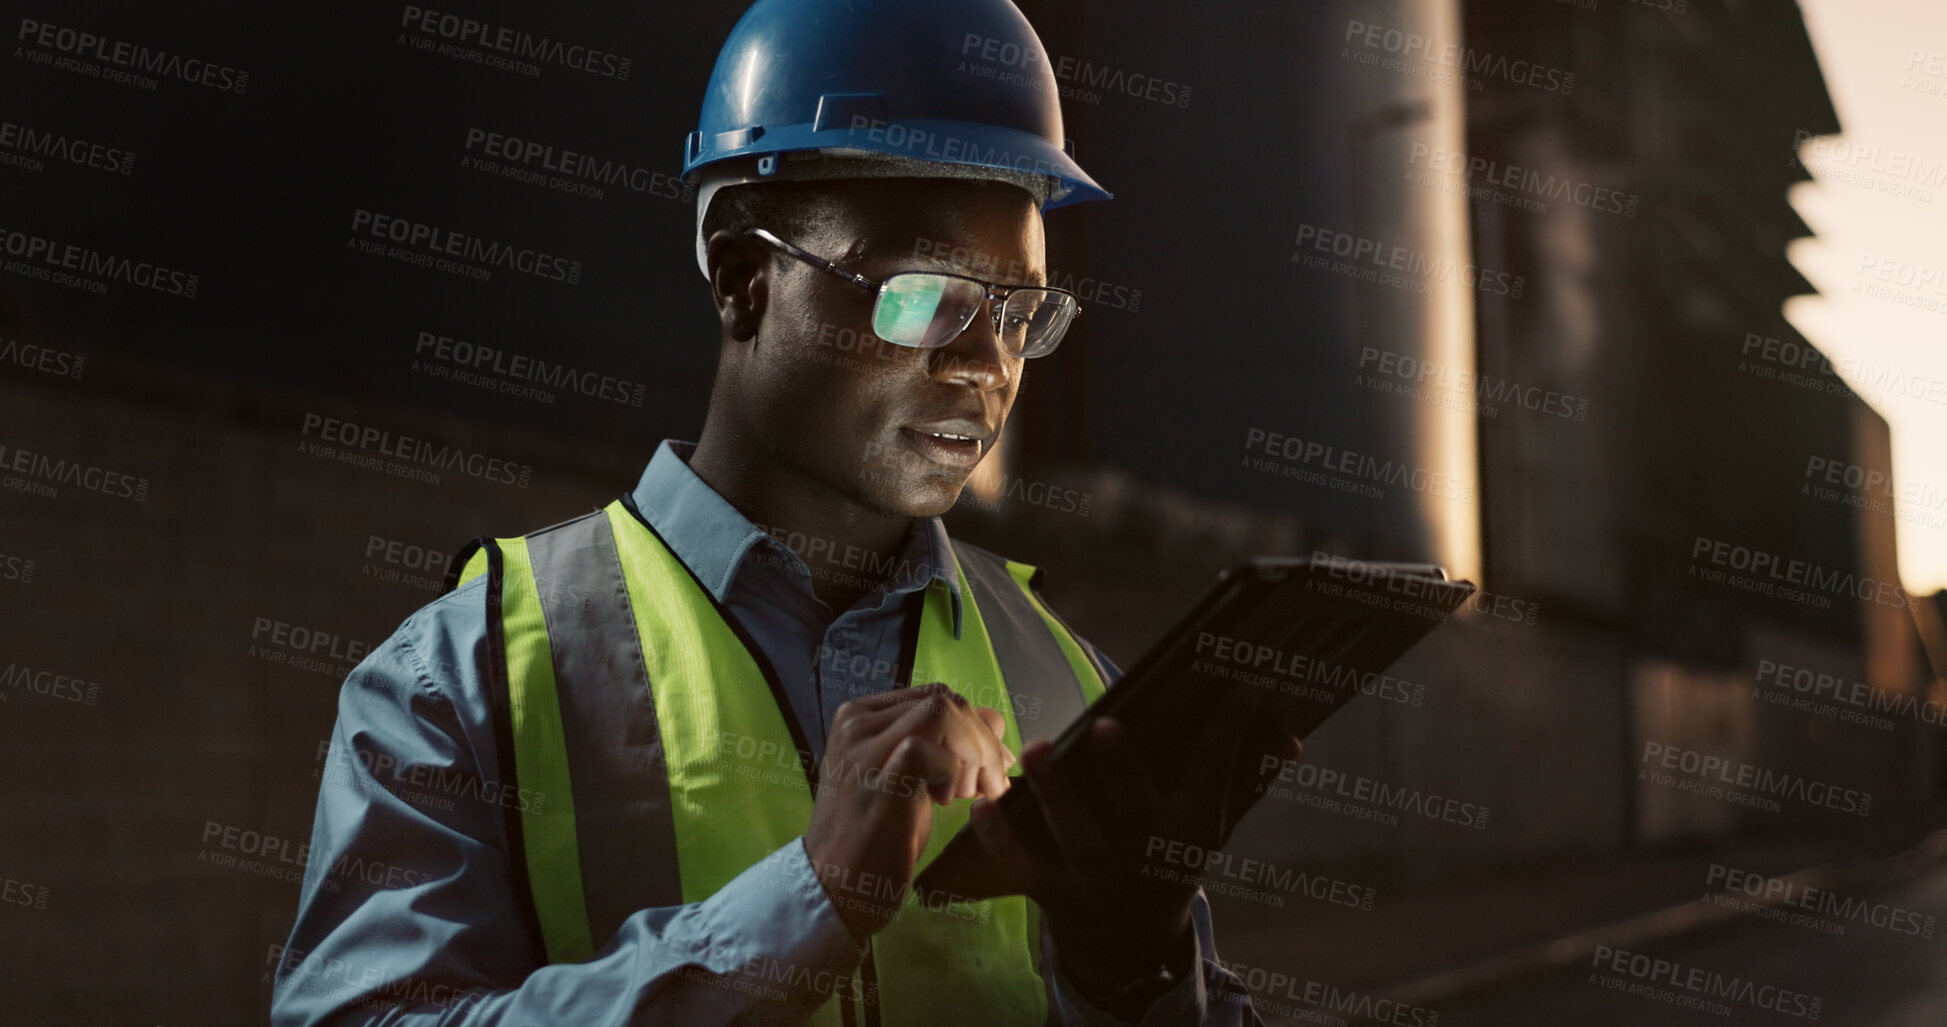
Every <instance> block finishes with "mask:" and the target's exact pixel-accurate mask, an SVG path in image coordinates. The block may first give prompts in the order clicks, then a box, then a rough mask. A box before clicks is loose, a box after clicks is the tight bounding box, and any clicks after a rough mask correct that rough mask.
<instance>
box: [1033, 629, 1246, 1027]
mask: <svg viewBox="0 0 1947 1027" xmlns="http://www.w3.org/2000/svg"><path fill="white" fill-rule="evenodd" d="M1075 640H1076V641H1078V642H1080V643H1081V644H1082V648H1084V649H1086V650H1087V651H1088V653H1089V654H1090V655H1091V656H1093V657H1094V658H1095V661H1096V663H1097V664H1098V665H1099V666H1100V667H1101V668H1102V670H1103V673H1104V676H1105V678H1106V682H1107V684H1108V685H1109V687H1111V688H1113V687H1114V686H1115V683H1116V682H1117V681H1118V680H1120V679H1121V678H1122V669H1121V668H1120V667H1117V666H1116V665H1115V662H1114V661H1112V660H1110V659H1109V657H1108V654H1107V653H1104V652H1103V651H1102V650H1100V649H1097V648H1096V647H1095V646H1094V645H1092V644H1090V642H1089V641H1088V639H1085V638H1082V637H1081V636H1080V635H1076V636H1075ZM1190 923H1191V926H1192V927H1193V928H1194V929H1195V932H1196V943H1197V963H1198V969H1197V972H1195V973H1190V974H1186V975H1184V978H1183V980H1181V981H1179V982H1177V984H1176V986H1175V987H1174V988H1171V989H1170V990H1169V991H1166V992H1164V993H1163V994H1162V995H1161V996H1160V997H1158V998H1157V999H1156V1001H1154V1002H1151V1003H1150V1004H1149V1009H1148V1010H1146V1011H1145V1012H1144V1013H1143V1017H1142V1019H1141V1020H1139V1021H1137V1023H1136V1025H1135V1027H1165V1025H1185V1027H1188V1025H1196V1027H1262V1024H1263V1022H1264V1021H1263V1020H1261V1019H1260V1018H1259V1017H1258V1014H1257V1011H1256V1010H1255V1009H1253V1008H1252V1006H1251V993H1250V991H1249V990H1247V989H1246V988H1245V987H1244V982H1243V981H1242V980H1240V979H1239V978H1238V977H1237V975H1236V974H1234V973H1232V972H1230V971H1229V970H1226V969H1224V967H1223V965H1222V963H1220V962H1219V961H1218V959H1217V942H1216V935H1215V932H1214V931H1213V930H1212V929H1211V925H1210V902H1209V900H1208V899H1206V898H1205V897H1204V894H1203V889H1202V888H1198V889H1197V893H1196V895H1195V897H1193V898H1192V899H1191V900H1190ZM1041 962H1042V966H1041V976H1042V977H1043V978H1044V979H1045V980H1047V981H1048V982H1049V988H1048V990H1049V994H1050V995H1051V996H1052V1005H1053V1007H1054V1013H1055V1020H1056V1022H1057V1023H1060V1024H1062V1025H1063V1027H1130V1025H1129V1023H1128V1021H1125V1020H1121V1019H1118V1018H1117V1017H1114V1016H1112V1015H1110V1014H1108V1013H1106V1012H1103V1011H1102V1010H1100V1009H1097V1008H1096V1007H1095V1006H1093V1005H1091V1004H1090V1003H1089V1001H1088V1000H1087V999H1085V998H1083V997H1082V995H1081V993H1080V992H1079V991H1077V990H1076V988H1075V985H1074V983H1073V982H1071V981H1069V979H1068V977H1067V975H1065V974H1063V973H1062V972H1061V964H1060V960H1059V958H1058V956H1057V954H1056V952H1055V942H1054V938H1053V936H1052V935H1050V934H1049V933H1048V928H1047V920H1046V919H1045V918H1044V919H1043V920H1042V928H1041Z"/></svg>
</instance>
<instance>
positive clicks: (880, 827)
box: [804, 683, 1014, 943]
mask: <svg viewBox="0 0 1947 1027" xmlns="http://www.w3.org/2000/svg"><path fill="white" fill-rule="evenodd" d="M1006 730H1007V720H1006V718H1005V717H1003V716H1002V715H1001V713H1000V711H999V710H990V709H986V708H983V707H977V706H974V705H973V704H972V703H969V702H968V701H967V700H966V699H964V698H961V697H960V696H959V695H958V694H957V693H955V692H954V691H953V690H952V689H950V688H948V687H947V686H945V685H943V684H938V683H935V684H930V685H924V686H921V687H918V688H897V689H893V690H891V691H888V692H881V693H878V694H876V695H872V696H868V697H866V698H863V699H853V700H852V701H850V702H848V703H846V704H845V705H843V706H840V707H839V708H838V712H837V713H836V714H835V715H834V716H833V717H832V729H831V735H830V737H829V739H828V740H827V742H826V745H825V761H824V763H823V765H822V767H821V769H820V772H819V779H818V795H817V797H816V800H815V803H814V805H813V806H812V810H811V826H810V827H809V828H808V829H806V831H805V837H804V847H805V854H806V855H807V856H809V857H810V858H811V865H812V868H813V869H814V870H815V871H817V873H818V879H819V881H820V882H822V883H823V884H824V886H825V894H826V895H827V896H828V897H830V899H831V901H832V906H833V907H834V908H835V909H837V910H838V915H839V917H840V918H842V919H843V920H844V921H845V926H846V927H847V928H849V929H850V930H851V932H852V936H853V937H854V938H856V939H858V940H859V941H860V942H861V943H863V942H864V941H865V939H867V938H870V937H871V936H872V935H874V934H876V933H878V931H879V930H880V928H883V927H884V926H885V925H886V924H888V923H890V922H891V921H892V918H893V917H894V916H895V915H897V914H898V912H899V903H898V902H890V903H888V902H887V901H885V900H884V899H883V896H885V895H888V894H898V895H904V894H905V890H906V888H907V886H908V885H910V884H911V882H912V878H913V864H914V863H916V862H917V861H918V860H919V856H920V853H921V852H923V851H925V849H926V839H927V836H928V835H929V834H930V833H931V832H932V830H933V805H934V804H938V805H942V806H943V805H945V804H947V803H949V802H951V801H953V800H954V799H964V798H973V797H976V796H986V797H988V798H995V797H998V796H999V795H1001V794H1002V793H1004V792H1006V791H1007V786H1008V780H1007V768H1008V767H1011V766H1013V765H1014V754H1013V753H1011V752H1008V751H1007V747H1006V746H1005V745H1004V744H1002V742H1001V739H1002V737H1003V736H1004V735H1005V733H1006ZM929 799H930V800H931V802H929V801H928V800H929ZM888 884H894V885H897V888H896V889H895V888H892V887H888V886H887V885H888Z"/></svg>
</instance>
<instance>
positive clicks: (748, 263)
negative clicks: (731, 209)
mask: <svg viewBox="0 0 1947 1027" xmlns="http://www.w3.org/2000/svg"><path fill="white" fill-rule="evenodd" d="M703 254H704V261H705V263H706V264H707V265H708V267H709V269H710V291H711V293H712V299H713V301H714V302H715V303H716V306H717V319H718V320H719V321H721V322H722V323H723V330H724V333H725V334H727V335H728V336H730V338H732V339H735V340H737V341H738V342H744V341H746V340H749V339H752V338H754V337H756V335H757V325H758V322H759V321H761V320H763V317H764V311H765V308H766V307H767V306H768V305H769V302H770V294H771V271H770V268H771V251H770V248H769V247H768V246H765V245H764V244H763V243H762V242H759V241H758V240H756V239H752V238H749V237H748V236H744V235H741V234H739V233H736V232H732V231H730V230H729V229H719V230H717V231H716V232H715V233H714V234H712V235H711V236H710V238H709V239H708V240H706V241H705V243H704V250H703Z"/></svg>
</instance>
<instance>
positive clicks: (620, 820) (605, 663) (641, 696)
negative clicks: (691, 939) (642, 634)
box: [527, 510, 683, 949]
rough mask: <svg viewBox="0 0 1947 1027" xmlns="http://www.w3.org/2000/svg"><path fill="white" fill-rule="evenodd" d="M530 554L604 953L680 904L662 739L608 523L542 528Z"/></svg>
mask: <svg viewBox="0 0 1947 1027" xmlns="http://www.w3.org/2000/svg"><path fill="white" fill-rule="evenodd" d="M527 546H528V553H529V557H530V559H531V560H532V561H533V565H534V577H535V583H536V584H537V585H538V586H539V588H540V591H541V599H542V603H541V606H542V609H543V610H544V611H545V613H546V616H547V624H548V648H549V649H550V650H552V655H553V659H554V674H555V687H556V690H557V693H558V695H559V699H560V703H561V722H562V728H563V730H564V731H565V732H566V736H567V743H568V744H567V749H568V775H569V779H570V781H571V782H572V787H573V789H574V800H575V840H576V844H577V845H578V846H579V847H580V850H581V881H582V891H583V901H584V902H585V903H586V905H587V907H588V929H589V938H590V940H591V941H592V942H593V944H594V945H595V947H596V948H597V949H599V948H601V947H602V945H604V944H605V943H607V941H608V939H610V938H612V937H614V936H615V932H616V931H617V930H619V929H620V928H621V926H622V921H623V920H625V919H627V918H628V917H629V915H630V914H631V913H634V912H635V911H636V910H638V909H643V908H646V907H652V906H676V905H681V904H682V901H683V891H682V877H681V875H680V874H679V873H678V869H677V862H676V835H675V825H674V823H673V822H672V821H671V819H670V815H669V777H668V773H667V772H666V770H665V768H664V766H663V747H662V737H661V733H660V732H659V730H658V729H657V721H656V704H655V698H654V696H653V695H652V694H651V692H650V691H649V677H648V673H647V671H645V670H644V669H643V660H642V647H641V645H640V644H639V641H638V639H637V638H636V622H635V615H634V613H633V612H632V611H631V609H630V607H629V595H628V590H627V587H626V586H625V585H624V584H623V581H622V563H621V560H620V558H619V557H618V556H617V555H616V551H615V534H614V529H613V528H612V527H611V526H610V524H609V520H608V517H607V515H606V514H604V513H602V512H601V511H599V510H598V511H596V512H594V513H591V514H589V515H587V516H585V517H578V518H576V519H574V520H572V521H567V522H565V523H563V524H558V525H555V526H554V527H552V528H548V529H544V530H543V531H541V532H538V533H536V534H533V535H530V536H528V540H527Z"/></svg>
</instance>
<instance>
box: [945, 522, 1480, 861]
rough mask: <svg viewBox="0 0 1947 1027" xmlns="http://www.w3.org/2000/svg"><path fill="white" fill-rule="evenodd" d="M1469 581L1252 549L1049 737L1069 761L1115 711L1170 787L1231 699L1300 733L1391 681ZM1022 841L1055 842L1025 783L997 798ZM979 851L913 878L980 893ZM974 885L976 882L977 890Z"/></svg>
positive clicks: (960, 842)
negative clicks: (1188, 747) (1195, 742)
mask: <svg viewBox="0 0 1947 1027" xmlns="http://www.w3.org/2000/svg"><path fill="white" fill-rule="evenodd" d="M1473 592H1474V586H1473V585H1472V584H1471V583H1469V582H1465V581H1450V580H1448V579H1447V576H1446V573H1445V572H1444V571H1443V570H1442V569H1441V568H1439V567H1437V566H1434V565H1432V564H1407V563H1375V562H1371V561H1365V560H1348V559H1342V558H1337V557H1323V556H1321V557H1259V558H1257V559H1254V560H1251V561H1249V562H1247V563H1243V564H1240V565H1238V566H1236V567H1233V568H1231V569H1229V570H1226V571H1224V572H1223V573H1222V574H1221V575H1219V576H1218V578H1217V581H1216V582H1215V583H1214V584H1212V585H1211V586H1210V588H1209V590H1207V591H1206V592H1205V593H1204V594H1203V596H1202V597H1201V598H1199V599H1198V600H1197V601H1196V602H1195V603H1194V604H1192V605H1191V606H1190V608H1189V609H1188V610H1187V611H1185V613H1184V614H1183V615H1182V616H1181V617H1180V618H1178V620H1177V622H1176V623H1175V625H1173V626H1172V627H1171V628H1170V630H1169V631H1168V632H1167V633H1165V634H1164V635H1163V637H1162V639H1161V640H1160V641H1158V642H1157V643H1156V644H1155V645H1153V646H1151V647H1150V649H1149V651H1148V652H1146V653H1144V654H1143V656H1142V658H1141V659H1139V660H1137V661H1136V662H1135V663H1134V664H1132V665H1131V666H1130V667H1129V669H1128V671H1127V672H1126V673H1125V674H1124V675H1123V677H1122V678H1121V680H1120V681H1119V682H1117V683H1116V684H1115V685H1114V686H1113V687H1111V688H1110V689H1109V690H1108V692H1107V693H1106V694H1104V695H1103V697H1102V698H1101V699H1100V700H1098V701H1096V702H1095V703H1094V704H1092V705H1090V706H1089V707H1088V708H1087V709H1085V710H1083V711H1082V713H1081V714H1080V715H1079V716H1077V717H1076V718H1075V720H1074V721H1073V722H1072V723H1070V724H1069V725H1068V727H1067V728H1066V729H1065V730H1063V731H1062V733H1061V735H1060V736H1059V737H1058V738H1056V740H1055V743H1054V744H1055V750H1054V759H1056V760H1057V761H1059V760H1061V759H1062V758H1064V757H1065V756H1066V755H1067V753H1069V752H1070V751H1071V750H1072V749H1073V748H1074V746H1075V745H1076V744H1077V743H1078V742H1079V741H1080V740H1081V739H1082V738H1083V737H1084V736H1085V734H1086V732H1087V731H1088V729H1089V726H1090V725H1092V724H1093V723H1094V722H1095V721H1096V720H1097V719H1099V718H1101V717H1105V716H1113V717H1115V718H1116V720H1117V721H1118V722H1119V723H1120V725H1121V727H1122V730H1123V737H1124V738H1125V739H1126V740H1127V743H1128V744H1129V746H1130V747H1131V749H1132V750H1133V752H1134V753H1135V755H1136V757H1137V758H1138V759H1140V760H1141V761H1143V763H1144V764H1145V765H1146V766H1148V767H1149V769H1150V773H1151V774H1152V775H1154V777H1155V779H1156V783H1157V785H1158V786H1159V787H1162V788H1165V789H1167V788H1168V787H1170V786H1171V785H1172V784H1174V783H1175V781H1176V780H1177V779H1178V777H1180V776H1181V775H1182V773H1183V771H1184V770H1185V769H1186V768H1188V767H1189V766H1190V764H1191V761H1194V760H1198V759H1209V758H1211V754H1208V753H1195V752H1186V751H1184V748H1185V747H1184V746H1183V744H1182V743H1183V739H1185V738H1187V737H1194V736H1195V735H1196V734H1197V732H1198V731H1200V730H1201V729H1202V728H1203V726H1204V725H1205V723H1206V722H1207V720H1208V719H1209V717H1211V716H1212V715H1214V714H1215V712H1216V710H1217V709H1218V707H1219V706H1220V704H1221V702H1222V701H1223V700H1224V699H1225V698H1226V697H1227V695H1228V694H1229V693H1231V692H1233V691H1234V690H1237V689H1251V690H1252V691H1251V692H1250V693H1248V694H1247V704H1248V709H1249V710H1250V711H1251V716H1252V717H1253V719H1255V718H1257V717H1262V716H1275V717H1277V718H1279V719H1280V720H1281V721H1282V722H1283V724H1284V727H1285V730H1286V732H1287V733H1288V734H1291V735H1294V736H1297V737H1300V738H1302V737H1304V736H1306V735H1308V734H1310V733H1311V731H1312V730H1313V729H1314V728H1316V727H1318V725H1319V724H1321V723H1323V722H1324V721H1325V718H1327V717H1329V716H1331V715H1332V714H1333V713H1334V712H1336V711H1337V710H1338V709H1339V708H1340V707H1341V706H1344V705H1345V704H1346V703H1347V702H1348V701H1350V700H1351V699H1352V697H1353V696H1355V695H1358V694H1359V693H1360V692H1370V691H1374V690H1377V689H1380V688H1384V687H1387V683H1388V681H1389V679H1387V678H1385V676H1384V673H1383V672H1384V671H1385V670H1386V668H1387V667H1389V666H1391V665H1392V664H1393V662H1394V661H1396V660H1398V659H1399V658H1400V656H1402V655H1404V654H1405V653H1406V651H1407V650H1408V649H1411V648H1412V647H1413V646H1414V644H1416V643H1417V642H1419V640H1420V639H1422V638H1424V637H1426V635H1427V633H1428V632H1430V631H1432V630H1433V629H1434V628H1435V627H1436V626H1438V625H1439V623H1440V622H1441V621H1442V620H1443V619H1445V618H1446V616H1447V615H1448V614H1450V613H1452V612H1453V611H1454V610H1455V609H1457V608H1458V607H1459V606H1460V604H1461V603H1463V602H1466V600H1467V598H1468V596H1470V595H1472V594H1473ZM996 801H997V802H998V803H999V806H1000V809H1001V811H1002V812H1003V813H1005V814H1006V815H1007V818H1008V821H1009V822H1010V823H1011V824H1012V825H1013V826H1014V828H1015V831H1016V832H1017V834H1018V835H1019V836H1020V837H1021V838H1022V840H1023V841H1024V843H1026V844H1027V845H1029V846H1031V847H1042V848H1047V847H1052V845H1053V844H1054V842H1053V839H1052V838H1051V837H1049V835H1048V832H1047V826H1046V825H1045V824H1044V823H1043V822H1042V819H1041V812H1040V808H1039V804H1038V803H1037V801H1036V799H1035V796H1034V792H1033V790H1032V789H1030V788H1025V787H1018V788H1011V789H1009V790H1008V792H1007V794H1006V795H1003V796H1001V798H1000V799H998V800H996ZM984 865H985V861H984V860H983V850H982V847H981V845H980V841H979V839H978V838H977V837H975V835H974V833H973V825H972V824H968V825H967V826H966V827H965V828H963V829H962V830H961V831H960V833H959V834H956V835H955V836H954V837H953V838H952V839H951V840H950V841H948V843H947V844H946V846H945V847H944V848H942V849H941V850H940V853H939V855H938V856H937V857H935V858H934V859H933V861H932V862H931V863H929V864H928V865H927V866H925V867H924V868H922V869H921V870H920V872H919V874H918V876H917V877H916V878H915V880H914V884H915V886H916V887H917V888H918V889H919V890H920V891H921V893H922V894H927V893H931V894H945V895H954V894H960V895H969V894H979V893H980V891H983V890H985V889H978V884H979V881H980V877H981V874H982V870H983V869H984ZM977 889H978V890H977Z"/></svg>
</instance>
